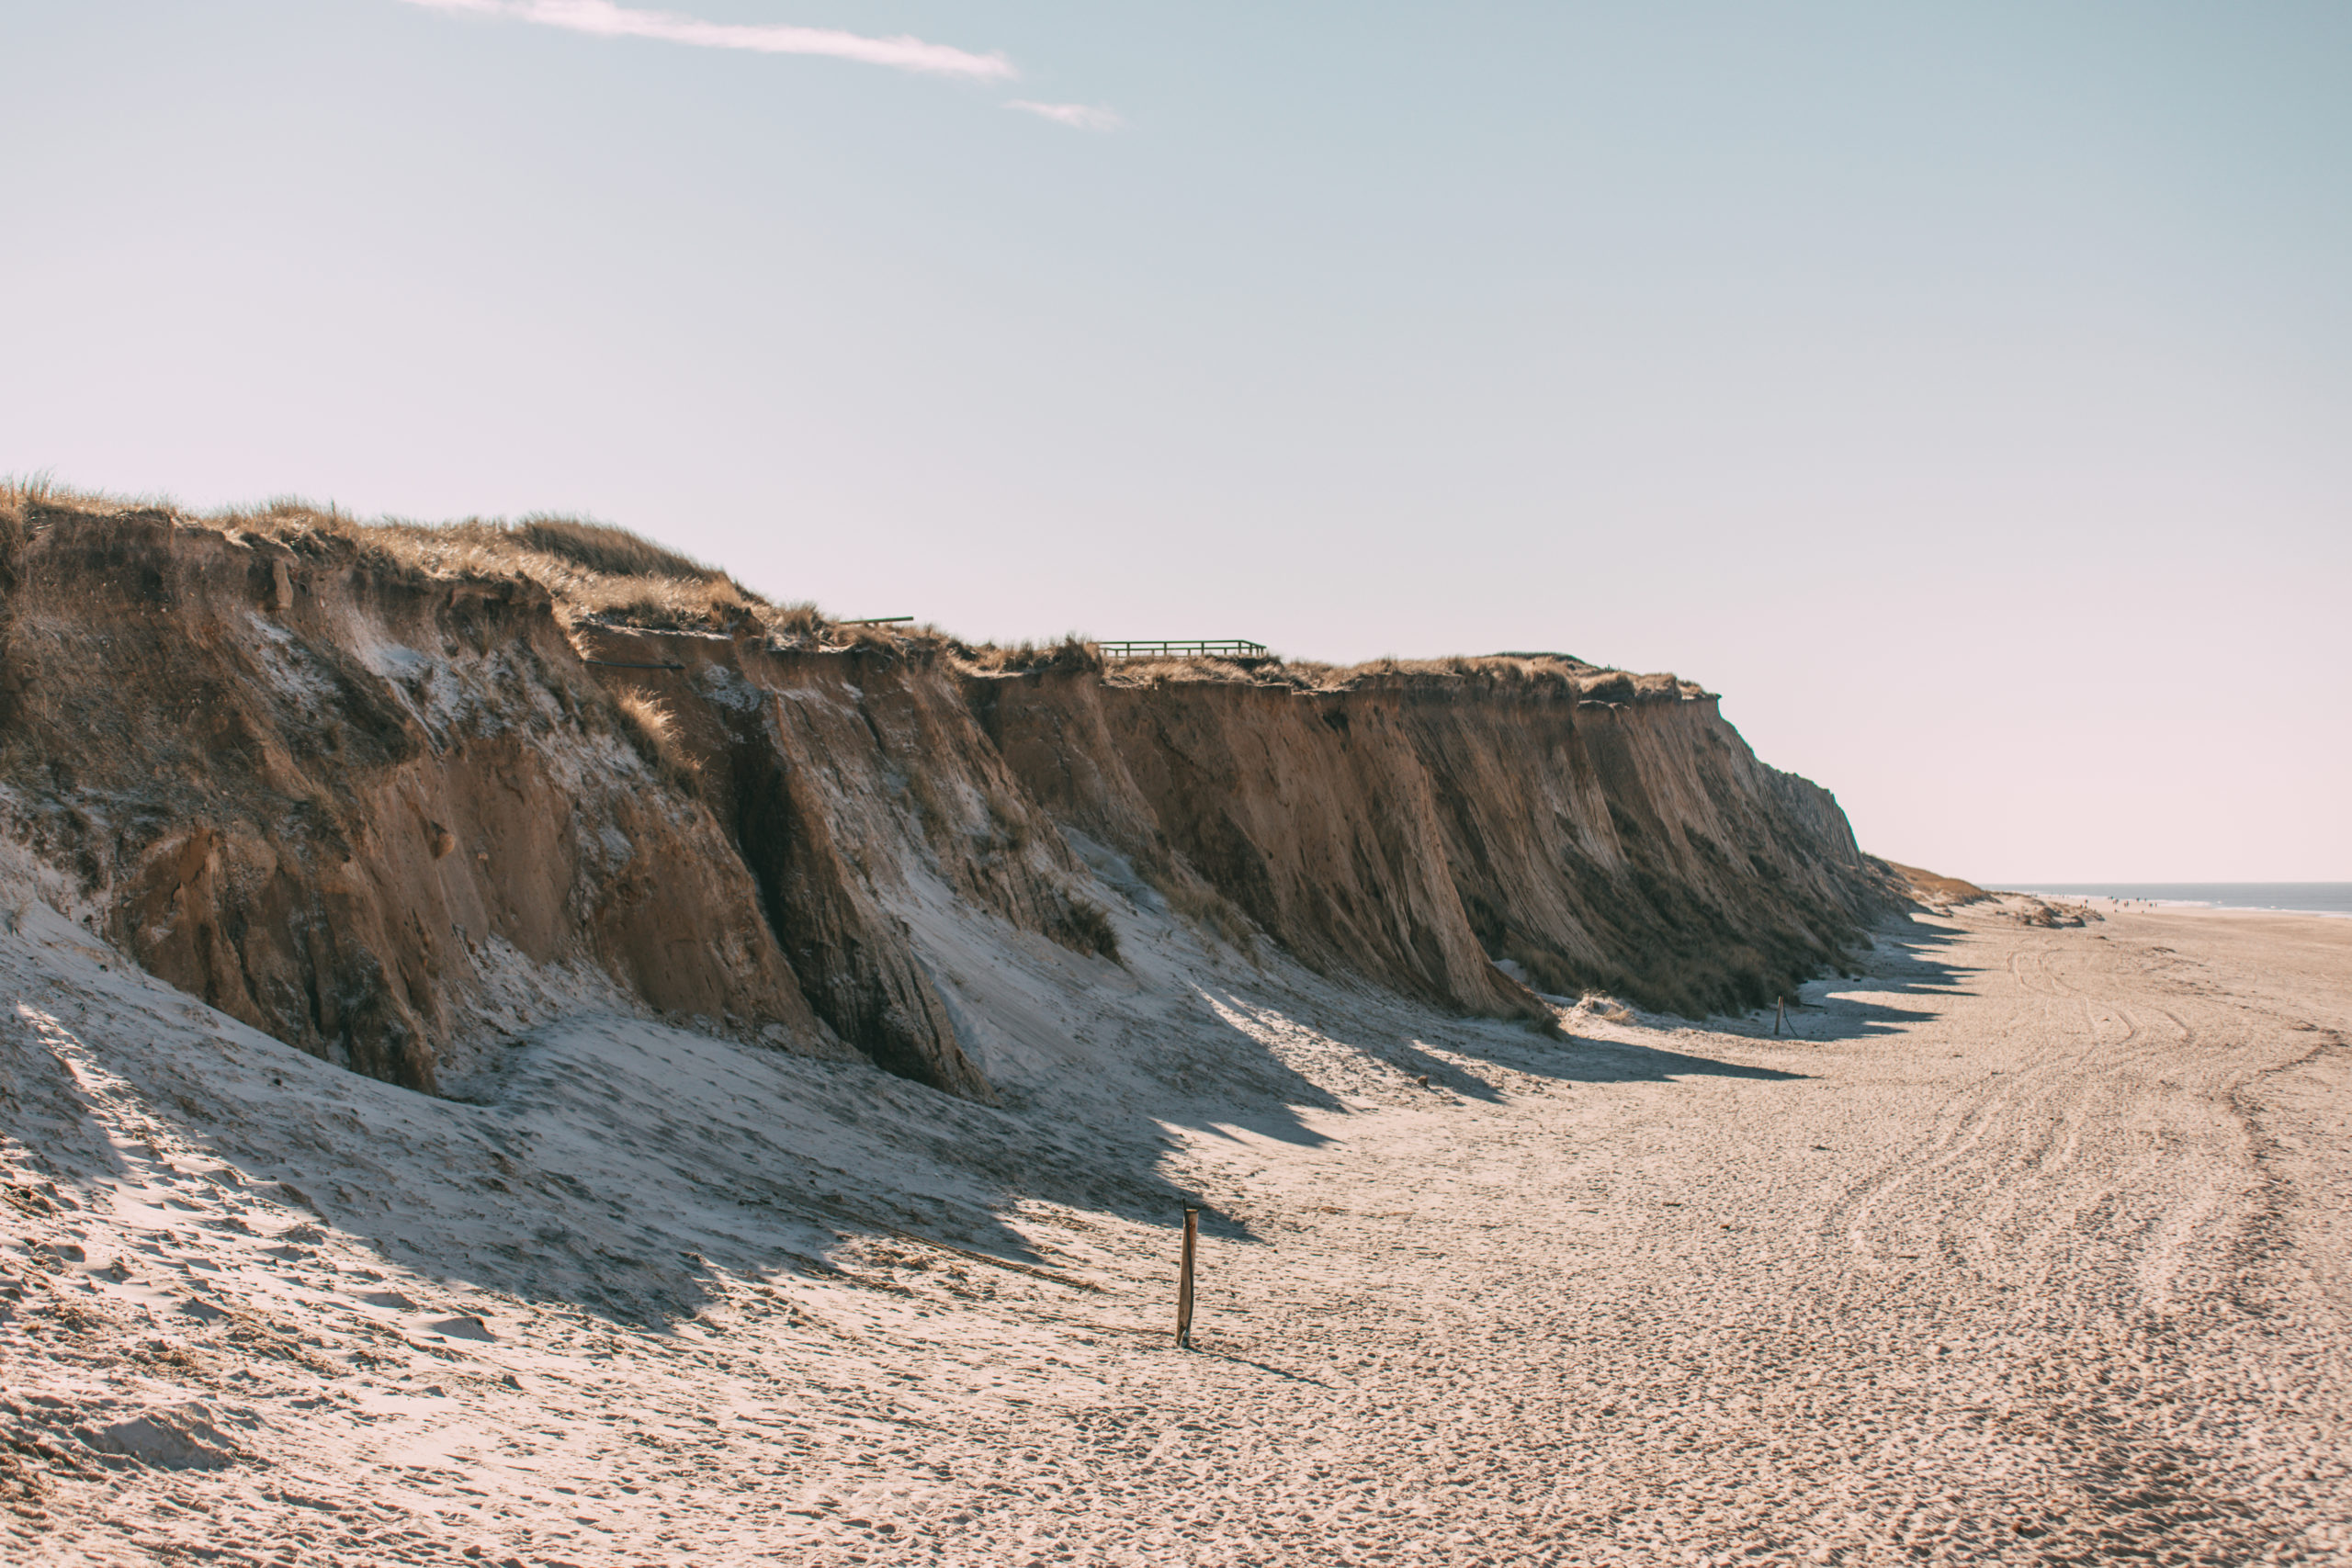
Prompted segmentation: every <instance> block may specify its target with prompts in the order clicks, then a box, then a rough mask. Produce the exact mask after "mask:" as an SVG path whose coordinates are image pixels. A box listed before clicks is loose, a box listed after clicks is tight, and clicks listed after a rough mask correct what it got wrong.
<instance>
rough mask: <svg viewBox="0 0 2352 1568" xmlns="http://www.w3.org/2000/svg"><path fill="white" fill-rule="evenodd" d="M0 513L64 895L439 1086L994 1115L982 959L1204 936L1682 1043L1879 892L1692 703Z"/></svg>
mask: <svg viewBox="0 0 2352 1568" xmlns="http://www.w3.org/2000/svg"><path fill="white" fill-rule="evenodd" d="M6 522H7V524H8V536H7V537H6V540H5V545H6V550H5V554H6V562H5V577H0V600H4V603H0V616H5V622H4V623H0V792H4V793H0V812H5V815H6V826H7V833H8V836H9V839H10V840H11V841H12V842H13V843H14V844H15V845H16V846H17V852H18V853H20V854H22V855H25V856H26V857H28V859H29V860H30V862H31V863H33V864H34V865H35V867H36V868H37V869H38V870H39V873H40V876H41V878H42V879H43V885H44V886H45V888H46V893H45V896H47V897H51V900H52V901H53V902H56V903H57V904H58V906H59V907H60V908H65V909H67V910H68V911H69V912H71V913H73V914H74V915H75V916H76V917H77V918H79V919H83V920H84V921H85V923H86V924H87V925H88V926H90V928H91V929H93V930H94V931H101V932H102V933H103V934H105V935H107V937H109V938H110V939H111V940H112V941H113V942H116V943H117V944H118V945H119V947H120V948H121V949H122V950H123V951H124V952H126V953H129V954H130V955H131V956H132V957H134V958H135V959H136V960H137V961H138V962H139V963H140V964H143V965H145V966H146V967H147V968H149V969H151V970H153V972H154V973H156V974H157V975H159V976H163V977H164V978H165V979H167V980H169V981H171V982H172V983H173V984H175V985H177V986H179V987H182V988H184V989H186V990H187V991H189V992H191V993H192V994H194V995H196V996H198V997H199V998H202V999H203V1000H205V1001H206V1002H208V1003H210V1004H211V1005H213V1006H216V1007H219V1008H220V1009H221V1010H225V1011H227V1012H230V1013H232V1014H233V1015H235V1016H236V1017H238V1018H240V1019H243V1020H244V1021H247V1022H249V1023H252V1024H254V1026H256V1027H258V1028H261V1029H263V1030H265V1031H266V1032H269V1033H271V1034H274V1035H276V1036H277V1037H278V1038H280V1039H282V1040H286V1041H288V1042H289V1043H295V1044H298V1045H300V1046H301V1047H303V1048H304V1049H306V1050H310V1051H311V1052H313V1053H315V1054H318V1055H324V1056H327V1057H330V1058H332V1059H334V1060H336V1061H340V1062H344V1063H345V1064H347V1065H348V1066H352V1067H354V1068H355V1069H356V1070H359V1071H362V1072H365V1073H368V1074H370V1075H373V1076H376V1077H384V1078H388V1079H391V1080H393V1081H396V1082H399V1083H402V1084H406V1085H409V1086H411V1087H413V1088H417V1089H427V1090H430V1089H435V1088H436V1087H439V1086H441V1085H442V1083H443V1080H444V1078H445V1077H448V1076H449V1075H450V1074H451V1073H452V1072H453V1071H455V1072H457V1073H458V1075H459V1076H462V1073H463V1072H464V1071H466V1070H469V1064H471V1063H472V1062H474V1061H475V1060H476V1059H478V1058H480V1057H481V1056H482V1055H484V1054H492V1055H494V1053H495V1052H496V1050H497V1049H498V1043H499V1042H500V1041H501V1040H502V1039H503V1038H506V1037H508V1036H509V1035H510V1033H512V1032H519V1031H521V1030H523V1029H525V1028H526V1027H527V1026H528V1024H529V1022H530V1021H531V1020H532V1019H533V1018H534V1017H536V1016H541V1015H543V1014H545V1013H547V1012H548V1011H550V1010H560V1008H562V1007H564V1006H567V1005H574V1004H576V1002H577V1000H578V999H579V998H580V997H581V996H582V995H594V996H596V997H600V998H604V999H605V1001H607V1002H609V1003H611V1004H613V1005H625V1006H632V1007H642V1008H646V1009H650V1010H655V1011H658V1012H661V1013H664V1014H668V1015H673V1016H677V1017H681V1018H684V1019H688V1020H693V1021H696V1026H697V1027H701V1028H704V1029H707V1030H711V1031H718V1032H729V1033H734V1034H738V1035H740V1036H742V1037H744V1038H760V1039H764V1040H767V1041H769V1042H771V1043H775V1045H777V1046H778V1047H780V1048H785V1049H790V1050H795V1051H801V1052H807V1053H813V1054H819V1055H865V1056H867V1057H869V1058H871V1059H872V1060H873V1061H874V1062H876V1064H878V1065H880V1066H884V1067H887V1068H888V1069H889V1070H891V1071H893V1072H896V1073H899V1074H900V1075H902V1076H905V1077H911V1078H915V1079H919V1080H921V1081H923V1082H926V1083H929V1084H932V1085H933V1086H935V1087H938V1088H940V1089H947V1090H950V1091H953V1092H956V1093H960V1094H964V1095H967V1096H973V1097H978V1098H988V1097H989V1096H990V1095H991V1094H992V1093H993V1092H994V1091H993V1089H992V1087H991V1084H990V1082H989V1077H988V1076H987V1074H986V1073H985V1072H984V1071H983V1070H982V1068H981V1067H980V1066H978V1065H977V1064H976V1062H975V1060H974V1058H973V1056H972V1055H971V1054H970V1053H969V1052H968V1051H967V1049H966V1045H967V1042H966V1040H965V1038H964V1035H965V1034H966V1032H967V1031H968V1030H969V1028H971V1027H972V1026H973V1020H972V1018H971V1016H970V1013H969V1008H970V1007H971V1006H972V1005H974V1004H972V1003H971V1002H970V1001H969V1000H968V997H969V995H971V994H973V993H970V992H969V990H968V988H967V990H965V991H962V992H959V991H958V988H957V986H958V982H957V981H956V974H955V966H956V964H959V963H967V960H966V959H963V958H959V957H957V956H956V953H957V952H960V951H961V948H960V946H959V943H961V942H962V940H963V939H962V938H961V937H959V936H957V935H956V932H958V931H963V930H966V929H968V930H969V931H973V932H978V933H980V936H984V937H985V939H986V941H989V942H1023V941H1035V942H1049V943H1052V944H1054V946H1053V948H1051V949H1047V950H1046V951H1060V952H1062V953H1066V954H1068V955H1069V962H1070V963H1071V964H1075V965H1077V966H1078V967H1077V968H1076V969H1074V970H1073V971H1072V973H1073V975H1074V976H1077V977H1078V978H1077V980H1075V981H1074V982H1073V983H1074V984H1080V983H1093V982H1086V981H1085V980H1084V976H1085V975H1086V974H1089V973H1099V974H1100V975H1101V976H1103V978H1104V983H1107V981H1108V977H1109V976H1112V975H1114V974H1115V973H1116V972H1118V969H1119V964H1120V960H1121V949H1120V938H1119V933H1120V931H1121V930H1122V929H1123V928H1132V926H1133V922H1135V921H1137V920H1142V919H1161V920H1165V919H1179V920H1183V921H1188V922H1191V923H1193V924H1194V925H1196V926H1197V927H1198V928H1199V929H1200V930H1201V931H1203V932H1204V933H1206V936H1205V937H1204V940H1205V941H1208V942H1214V943H1215V944H1216V945H1217V946H1218V947H1219V949H1220V950H1224V951H1229V952H1230V953H1235V954H1239V955H1243V956H1244V957H1260V958H1263V959H1265V960H1267V961H1283V957H1284V955H1287V958H1289V959H1295V960H1296V961H1297V962H1299V963H1302V964H1306V965H1307V966H1308V967H1309V968H1311V969H1313V970H1315V971H1317V972H1319V973H1321V974H1324V975H1327V976H1352V977H1355V978H1358V979H1361V980H1363V981H1364V982H1368V983H1370V984H1373V985H1375V986H1380V987H1388V988H1391V989H1394V990H1397V991H1401V992H1404V993H1407V994H1408V995H1411V996H1414V997H1417V998H1421V999H1423V1000H1425V1001H1428V1002H1430V1003H1434V1004H1437V1005H1440V1006H1442V1007H1445V1008H1449V1009H1453V1010H1464V1011H1470V1012H1477V1013H1484V1014H1491V1015H1500V1016H1514V1015H1515V1016H1524V1017H1528V1018H1531V1019H1548V1018H1549V1017H1550V1010H1549V1009H1548V1008H1547V1007H1546V1006H1545V1005H1544V1003H1543V1002H1542V1001H1541V1000H1540V999H1539V998H1538V997H1537V996H1536V995H1535V994H1534V992H1533V991H1532V990H1531V989H1530V988H1529V987H1530V986H1532V987H1535V989H1537V990H1543V991H1548V992H1552V993H1570V994H1573V993H1575V992H1576V991H1577V990H1579V989H1582V988H1587V987H1598V988H1603V989H1610V990H1613V991H1616V992H1618V993H1621V994H1623V995H1625V996H1627V997H1629V998H1632V999H1634V1000H1636V1001H1640V1002H1643V1003H1645V1004H1648V1005H1652V1006H1657V1007H1664V1008H1671V1009H1676V1010H1684V1011H1691V1012H1696V1011H1701V1010H1709V1009H1718V1008H1726V1007H1736V1006H1743V1005H1747V1004H1751V1003H1755V1002H1758V1001H1763V1000H1767V999H1769V998H1770V996H1771V995H1772V993H1773V991H1774V989H1775V988H1776V987H1784V986H1786V985H1787V984H1788V983H1789V982H1790V981H1791V980H1792V979H1793V978H1794V977H1796V976H1799V975H1802V974H1805V973H1810V972H1813V971H1815V970H1816V969H1817V968H1819V967H1820V966H1822V965H1823V964H1826V963H1829V962H1832V961H1833V960H1834V959H1835V958H1836V957H1837V956H1838V953H1839V952H1840V951H1841V949H1842V948H1843V946H1844V945H1845V944H1847V943H1849V942H1852V941H1853V940H1855V938H1856V937H1857V935H1858V934H1859V931H1860V928H1861V927H1862V926H1863V925H1865V924H1866V923H1867V922H1868V921H1869V920H1871V919H1872V918H1873V917H1874V916H1875V914H1876V913H1877V912H1879V910H1881V909H1882V908H1884V907H1885V905H1886V901H1887V899H1888V897H1889V896H1890V890H1889V886H1888V884H1887V882H1886V879H1885V877H1884V874H1883V871H1882V870H1881V869H1879V868H1878V867H1876V866H1875V864H1874V863H1871V862H1870V861H1869V860H1867V858H1866V857H1864V856H1862V855H1861V854H1860V852H1859V851H1858V850H1857V849H1856V847H1855V844H1854V841H1853V838H1852V835H1851V833H1850V831H1849V829H1848V828H1847V825H1846V822H1845V819H1844V818H1843V816H1842V814H1841V813H1839V811H1838V808H1837V806H1836V803H1835V802H1834V801H1833V800H1832V799H1831V798H1830V797H1829V796H1828V795H1827V794H1826V792H1824V791H1822V790H1819V789H1818V788H1816V787H1815V786H1814V785H1812V784H1807V783H1805V782H1804V781H1803V780H1800V779H1795V778H1793V777H1792V776H1790V775H1787V774H1783V773H1777V772H1775V771H1774V770H1772V769H1770V768H1768V767H1766V766H1764V765H1763V764H1762V763H1760V762H1758V761H1757V760H1756V759H1755V757H1754V756H1753V755H1752V754H1751V753H1750V752H1749V751H1748V750H1747V746H1746V745H1745V744H1744V743H1743V742H1742V741H1741V740H1740V739H1739V737H1738V735H1737V734H1736V731H1734V730H1733V729H1732V728H1730V727H1729V726H1728V725H1726V724H1725V723H1724V721H1723V719H1722V717H1721V716H1720V715H1719V714H1718V713H1717V712H1716V709H1715V703H1714V699H1713V697H1712V696H1710V695H1708V694H1705V693H1703V692H1701V691H1700V690H1699V689H1698V688H1696V687H1693V686H1691V685H1689V684H1687V683H1684V682H1677V681H1675V680H1673V679H1672V678H1671V677H1640V678H1638V679H1637V678H1634V677H1629V676H1626V675H1624V674H1622V673H1620V672H1614V671H1600V670H1596V669H1594V668H1592V667H1590V666H1587V665H1583V664H1581V663H1579V662H1577V661H1575V660H1566V659H1564V658H1560V657H1556V656H1510V657H1498V658H1494V659H1488V660H1469V661H1455V662H1454V663H1453V664H1450V665H1435V666H1425V667H1415V668H1405V669H1397V668H1389V669H1374V670H1365V671H1347V672H1322V673H1310V674H1302V673H1301V672H1300V671H1297V670H1295V669H1285V668H1279V667H1277V668H1274V669H1271V670H1261V671H1243V670H1238V669H1234V668H1231V667H1165V668H1159V669H1150V670H1141V671H1116V670H1113V671H1105V670H1104V668H1103V666H1102V665H1101V663H1100V661H1099V660H1095V659H1093V658H1092V657H1091V656H1090V655H1089V654H1088V653H1087V652H1086V651H1085V650H1084V649H1078V648H1072V649H1065V650H1062V651H1061V652H1060V653H1059V654H1058V655H1054V656H1041V657H1039V658H1036V659H1032V660H1019V659H1013V660H1007V659H1005V658H1002V657H989V656H984V655H983V654H981V653H980V652H979V651H978V650H974V649H967V648H965V647H963V646H962V645H960V644H957V643H955V642H954V641H953V640H952V639H948V638H944V637H939V636H937V635H934V634H927V633H924V634H912V635H908V636H904V637H891V636H887V635H879V634H872V633H863V632H854V631H851V630H849V629H846V628H842V627H837V626H829V625H827V624H826V623H824V622H822V621H821V619H820V618H817V617H814V616H812V615H809V614H808V613H807V612H797V611H796V612H780V611H776V610H775V609H773V607H770V606H766V605H764V604H761V603H760V602H758V601H757V600H756V599H755V598H753V597H752V596H748V595H744V594H741V592H739V591H734V590H733V589H732V588H731V585H728V584H725V583H724V580H723V579H721V578H719V577H718V574H714V573H708V572H707V571H703V569H698V568H696V569H693V570H695V571H703V576H702V578H700V579H693V580H691V581H690V580H689V579H690V577H691V573H689V574H688V576H684V577H682V576H680V575H679V573H680V572H684V571H686V570H687V569H688V568H691V564H692V563H679V564H678V565H677V566H676V567H674V568H673V566H671V565H668V564H665V563H667V562H672V561H674V560H675V558H669V557H666V556H664V555H663V554H662V552H660V551H658V550H656V549H653V548H652V547H645V546H643V545H642V543H641V542H640V541H628V545H629V546H630V547H633V548H635V549H637V550H639V551H643V552H645V553H644V557H643V559H642V560H641V561H638V564H636V565H631V564H628V561H637V560H638V558H636V557H634V556H632V557H629V558H628V561H624V562H623V564H622V565H621V566H620V567H618V568H616V569H614V570H610V571H607V572H605V575H603V576H595V575H594V572H593V571H591V570H590V569H589V568H587V567H579V568H578V570H577V571H576V572H575V570H574V567H573V565H572V564H569V563H567V561H566V560H564V559H560V558H558V557H557V556H553V555H547V554H544V553H542V554H539V555H531V556H528V557H526V558H518V559H507V558H504V557H501V556H499V555H498V554H497V553H496V549H497V547H499V546H498V541H499V540H500V539H502V538H505V537H507V536H503V535H496V534H492V535H486V536H481V537H482V538H485V539H487V540H488V541H489V542H488V544H487V545H481V546H480V547H469V549H471V550H472V553H471V554H464V553H462V552H459V553H457V554H451V553H449V552H443V553H440V554H435V548H437V547H435V548H426V547H422V546H419V545H418V544H417V543H416V541H415V539H414V537H413V536H414V535H415V534H416V533H417V531H414V530H411V531H409V533H408V534H406V535H401V536H393V535H392V534H390V533H389V532H387V531H383V530H378V531H375V532H373V533H371V531H369V530H368V529H366V528H361V527H356V526H355V525H349V524H348V523H347V522H346V521H345V520H341V519H336V518H334V517H332V516H330V517H326V518H321V517H319V516H318V515H316V514H310V513H301V514H288V515H277V514H270V515H268V516H265V517H262V518H258V519H246V520H243V521H239V520H220V521H214V522H209V523H208V522H204V521H200V520H190V519H187V518H183V517H180V516H177V515H175V514H173V513H166V512H164V511H158V510H135V509H134V510H117V509H111V508H105V507H94V506H91V505H88V504H51V505H43V504H40V503H38V502H35V503H32V504H28V505H24V506H21V507H20V508H19V509H18V510H17V513H14V514H13V515H11V516H10V517H8V518H7V519H6ZM469 537H473V536H469ZM622 538H624V539H626V536H622ZM478 543H479V541H478ZM589 543H590V544H592V545H594V544H595V543H596V541H595V540H594V538H591V539H590V540H589ZM554 547H562V548H570V547H569V546H563V545H562V541H561V539H560V538H559V539H556V540H555V542H554V545H553V546H550V548H554ZM597 547H598V548H599V549H602V548H604V547H603V546H601V545H599V546H597ZM484 550H488V551H489V552H490V553H489V554H487V555H485V554H484V553H483V552H484ZM559 553H560V552H559ZM605 564H606V565H607V566H609V565H610V563H609V562H606V563H605ZM632 572H636V573H640V574H641V575H642V576H643V578H644V583H643V584H642V585H641V586H642V588H643V592H639V589H638V588H637V587H633V586H631V584H633V583H636V582H637V581H638V580H637V579H636V578H634V577H632V576H631V575H630V574H631V573H632ZM582 574H584V575H582ZM665 574H667V575H665ZM590 578H593V579H594V585H595V592H589V590H588V588H585V587H583V586H582V583H583V582H585V581H589V579H590ZM696 581H699V582H701V583H702V585H703V586H702V587H701V588H699V589H697V588H695V582H696ZM616 582H617V583H619V584H620V587H619V588H616V587H615V586H614V584H615V583H616ZM688 590H693V592H688ZM632 593H634V594H636V595H637V597H635V598H634V599H632V598H631V594H632ZM1024 663H1025V664H1027V665H1028V666H1029V667H1027V668H1021V667H1019V666H1021V665H1023V664H1024ZM974 940H975V941H978V940H980V937H975V938H974ZM951 950H955V951H951ZM1497 961H1500V962H1499V963H1498V962H1497ZM1089 965H1091V966H1094V968H1093V969H1091V970H1090V969H1088V968H1087V966H1089ZM1522 980H1523V981H1525V982H1526V983H1525V984H1522V983H1521V982H1522ZM1126 983H1130V984H1134V983H1140V982H1137V981H1136V979H1135V977H1134V976H1128V979H1127V982H1126ZM1155 983H1157V982H1155ZM958 995H965V996H966V997H967V1000H966V1001H964V1002H960V1003H959V1002H958V1001H957V1000H956V997H957V996H958ZM959 1008H960V1009H964V1010H965V1011H964V1012H963V1014H962V1017H963V1021H961V1022H959ZM1080 1026H1081V1025H1071V1024H1063V1025H1057V1027H1080Z"/></svg>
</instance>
